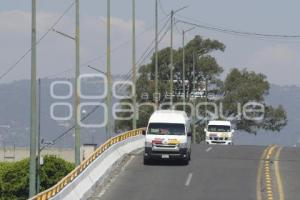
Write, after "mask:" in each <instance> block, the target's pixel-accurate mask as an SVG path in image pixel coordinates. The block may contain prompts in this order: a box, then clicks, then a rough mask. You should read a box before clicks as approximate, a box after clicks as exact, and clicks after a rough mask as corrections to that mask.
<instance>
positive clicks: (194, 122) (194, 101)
mask: <svg viewBox="0 0 300 200" xmlns="http://www.w3.org/2000/svg"><path fill="white" fill-rule="evenodd" d="M195 65H196V58H195V52H193V94H194V99H193V104H194V106H193V107H194V108H193V143H195V139H196V138H195V137H196V96H195V90H196V71H195Z"/></svg>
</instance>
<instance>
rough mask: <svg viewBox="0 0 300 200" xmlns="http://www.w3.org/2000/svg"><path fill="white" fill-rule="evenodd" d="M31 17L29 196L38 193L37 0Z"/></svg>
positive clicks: (33, 2)
mask: <svg viewBox="0 0 300 200" xmlns="http://www.w3.org/2000/svg"><path fill="white" fill-rule="evenodd" d="M31 13H32V17H31V20H32V22H31V113H30V115H31V117H30V118H31V119H30V167H29V197H32V196H34V195H35V194H36V140H37V138H36V132H37V131H36V128H37V127H36V125H37V118H36V114H37V113H36V0H32V11H31Z"/></svg>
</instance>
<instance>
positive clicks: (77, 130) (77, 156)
mask: <svg viewBox="0 0 300 200" xmlns="http://www.w3.org/2000/svg"><path fill="white" fill-rule="evenodd" d="M75 4H76V31H75V42H76V70H75V106H74V113H75V165H76V166H78V165H80V127H79V123H78V121H79V120H80V119H79V116H78V114H79V113H78V112H80V111H78V107H79V104H80V98H79V91H78V77H79V75H80V69H79V65H80V29H79V0H76V2H75Z"/></svg>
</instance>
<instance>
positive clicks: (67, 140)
mask: <svg viewBox="0 0 300 200" xmlns="http://www.w3.org/2000/svg"><path fill="white" fill-rule="evenodd" d="M59 80H61V79H43V80H42V84H41V85H42V86H41V91H42V92H41V138H44V140H45V141H50V140H53V139H54V138H56V137H57V136H59V135H60V134H61V133H63V132H64V131H65V130H67V129H69V128H70V127H72V125H73V119H72V120H68V121H56V120H53V119H52V118H51V116H50V107H51V104H53V103H59V102H64V103H72V102H73V96H72V97H71V98H69V99H67V100H57V99H53V98H52V97H51V95H50V85H51V83H52V82H53V81H59ZM71 82H73V80H71ZM82 91H84V95H99V94H101V92H103V83H102V82H99V80H92V79H89V81H84V82H83V86H82ZM55 93H56V94H57V95H67V94H68V88H67V87H66V86H61V87H55ZM120 93H122V90H120ZM113 101H114V102H117V100H115V99H114V100H113ZM0 102H1V104H0V113H1V114H0V145H1V146H3V145H6V146H11V145H16V146H20V147H24V146H28V145H29V136H30V133H29V131H30V128H29V127H30V81H28V80H22V81H16V82H13V83H10V84H2V85H0ZM82 102H98V103H99V102H102V103H103V102H104V99H95V100H82ZM93 108H94V106H89V107H84V108H83V110H85V112H83V113H82V115H83V116H84V115H85V114H87V113H89V112H90V111H91V110H92V109H93ZM55 115H57V116H61V117H62V116H66V115H68V110H67V109H63V107H60V108H59V109H55ZM102 121H103V109H98V110H97V111H96V112H94V113H93V114H92V115H90V116H89V118H88V120H87V121H86V123H87V124H90V123H97V122H98V124H99V123H101V122H102ZM7 126H10V128H8V127H7ZM81 131H82V134H81V138H82V143H97V144H100V143H102V142H103V141H104V140H105V138H106V131H105V128H82V129H81ZM73 134H74V133H73V131H72V132H71V133H69V134H66V136H65V137H63V138H62V139H61V140H59V142H58V143H57V145H58V146H64V147H72V146H73V145H74V142H73V141H74V136H73Z"/></svg>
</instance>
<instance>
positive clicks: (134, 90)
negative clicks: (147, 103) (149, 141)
mask: <svg viewBox="0 0 300 200" xmlns="http://www.w3.org/2000/svg"><path fill="white" fill-rule="evenodd" d="M135 42H136V41H135V0H132V83H133V87H132V90H133V110H134V111H133V121H132V128H133V129H136V118H137V114H136V111H137V110H136V85H135V84H136V46H135V45H136V44H135Z"/></svg>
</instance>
